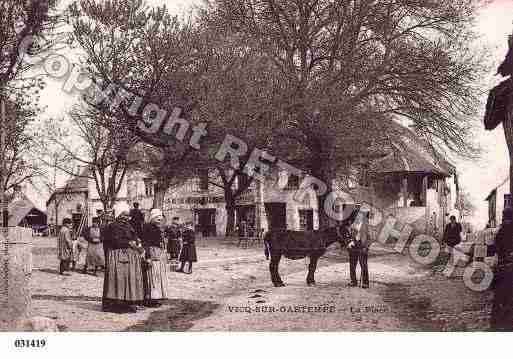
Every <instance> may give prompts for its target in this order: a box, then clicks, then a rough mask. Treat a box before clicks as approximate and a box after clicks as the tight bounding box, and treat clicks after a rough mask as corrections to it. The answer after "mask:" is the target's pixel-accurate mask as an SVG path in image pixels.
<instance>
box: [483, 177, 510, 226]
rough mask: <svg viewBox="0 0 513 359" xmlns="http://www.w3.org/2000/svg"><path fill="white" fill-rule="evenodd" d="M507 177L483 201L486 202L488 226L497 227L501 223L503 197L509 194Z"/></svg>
mask: <svg viewBox="0 0 513 359" xmlns="http://www.w3.org/2000/svg"><path fill="white" fill-rule="evenodd" d="M509 188H510V181H509V177H507V178H506V179H505V180H503V181H502V182H501V183H500V184H499V185H498V186H497V187H495V188H494V189H493V190H491V191H490V193H489V194H488V196H487V197H486V198H485V201H487V202H488V226H489V227H490V228H496V227H499V226H500V225H501V223H502V211H503V210H504V195H505V194H509Z"/></svg>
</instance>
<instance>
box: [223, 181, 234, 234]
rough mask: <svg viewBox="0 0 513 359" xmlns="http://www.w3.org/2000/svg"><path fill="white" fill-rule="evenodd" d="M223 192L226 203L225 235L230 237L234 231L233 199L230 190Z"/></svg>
mask: <svg viewBox="0 0 513 359" xmlns="http://www.w3.org/2000/svg"><path fill="white" fill-rule="evenodd" d="M224 192H225V193H224V198H225V201H226V235H227V236H230V235H231V234H232V233H233V232H234V230H235V199H234V198H233V194H232V192H231V190H230V189H227V190H225V191H224Z"/></svg>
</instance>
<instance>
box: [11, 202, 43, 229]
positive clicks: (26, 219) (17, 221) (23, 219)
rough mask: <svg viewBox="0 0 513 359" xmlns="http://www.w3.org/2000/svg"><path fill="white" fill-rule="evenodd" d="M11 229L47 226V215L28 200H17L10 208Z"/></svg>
mask: <svg viewBox="0 0 513 359" xmlns="http://www.w3.org/2000/svg"><path fill="white" fill-rule="evenodd" d="M8 211H9V222H8V223H9V227H14V226H20V227H31V228H32V227H34V226H42V225H46V223H47V217H46V213H45V212H44V211H43V210H41V209H39V208H37V207H36V205H35V204H34V203H33V202H32V201H31V200H29V199H28V198H26V197H25V198H16V199H14V200H13V201H12V202H11V203H9V207H8Z"/></svg>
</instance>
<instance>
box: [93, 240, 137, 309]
mask: <svg viewBox="0 0 513 359" xmlns="http://www.w3.org/2000/svg"><path fill="white" fill-rule="evenodd" d="M103 299H104V303H106V302H107V303H113V302H115V303H124V304H138V303H141V302H142V301H143V300H144V285H143V275H142V268H141V256H140V254H139V253H138V252H137V251H135V250H133V249H131V248H124V249H111V250H109V251H108V257H107V268H106V269H105V277H104V281H103Z"/></svg>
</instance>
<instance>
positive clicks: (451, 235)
mask: <svg viewBox="0 0 513 359" xmlns="http://www.w3.org/2000/svg"><path fill="white" fill-rule="evenodd" d="M461 231H462V228H461V224H459V223H458V222H455V223H454V224H452V223H448V224H447V225H446V226H445V230H444V242H445V243H447V245H449V246H455V245H457V244H458V243H460V242H461V237H460V233H461Z"/></svg>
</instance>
